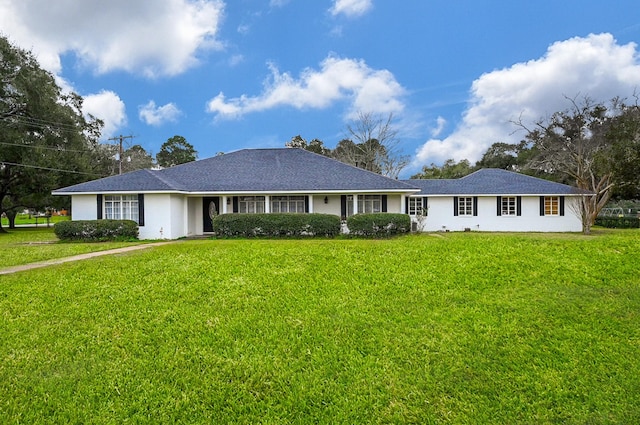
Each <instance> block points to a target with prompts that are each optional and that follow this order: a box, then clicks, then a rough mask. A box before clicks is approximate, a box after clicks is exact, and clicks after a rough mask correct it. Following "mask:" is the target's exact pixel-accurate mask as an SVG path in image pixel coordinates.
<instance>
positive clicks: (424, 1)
mask: <svg viewBox="0 0 640 425" xmlns="http://www.w3.org/2000/svg"><path fill="white" fill-rule="evenodd" d="M0 33H1V34H2V35H4V36H6V37H8V38H9V39H10V40H11V41H12V42H13V43H14V44H16V45H18V46H21V47H23V48H26V49H29V50H31V51H32V52H33V53H34V54H35V55H36V57H37V58H38V60H39V61H40V63H41V64H42V66H43V67H45V68H46V69H48V70H50V71H51V72H52V73H54V74H55V75H56V76H57V78H58V81H59V82H60V84H61V85H62V86H63V87H65V88H67V89H70V90H73V91H75V92H77V93H78V94H80V95H81V96H83V97H84V98H85V111H86V112H87V113H92V114H93V115H96V116H98V117H100V118H101V119H103V120H104V122H105V127H104V132H103V138H104V140H105V142H106V141H107V139H108V138H110V137H114V136H117V135H121V134H122V135H132V136H134V138H133V139H131V140H130V142H131V143H134V144H140V145H142V146H143V147H144V148H145V149H147V150H148V151H150V152H152V153H153V154H155V153H157V152H158V150H159V149H160V146H161V145H162V143H163V142H165V141H166V140H167V139H168V138H170V137H172V136H174V135H181V136H184V137H185V138H186V139H187V140H188V141H189V142H190V143H191V144H193V145H194V146H195V148H196V150H197V151H198V152H199V157H200V158H206V157H209V156H212V155H215V154H216V153H217V152H229V151H233V150H237V149H242V148H255V147H283V146H284V143H285V142H286V141H288V140H290V139H291V138H292V137H293V136H296V135H298V134H299V135H301V136H302V137H303V138H305V139H307V140H311V139H314V138H318V139H321V140H323V141H324V143H325V145H327V146H329V147H334V146H335V144H336V143H337V142H338V141H339V140H341V139H342V138H344V137H345V136H346V134H345V127H346V125H347V124H348V123H349V120H350V119H352V118H353V117H354V116H357V114H358V113H359V112H373V113H379V114H383V115H386V114H388V113H393V115H394V117H395V125H396V128H397V129H398V130H399V136H400V137H399V139H400V141H401V148H402V149H403V151H404V153H406V154H408V155H411V157H412V160H413V161H412V165H411V167H409V168H408V169H407V170H405V173H404V174H407V175H408V174H411V173H414V172H416V171H418V170H419V169H420V168H421V166H422V165H428V164H430V163H436V164H439V163H442V162H443V161H444V160H446V159H448V158H454V159H456V160H460V159H464V158H466V159H469V160H470V161H472V162H474V161H476V160H478V159H479V157H480V156H481V155H482V153H483V152H484V151H485V150H486V148H487V147H488V146H490V145H491V144H492V143H494V142H500V141H506V142H509V141H517V140H519V139H520V138H521V137H522V134H518V133H517V132H516V133H514V130H516V128H514V126H513V124H511V121H512V120H514V119H517V118H519V117H522V118H523V119H524V120H525V121H534V120H536V119H539V118H541V117H544V116H545V115H548V114H550V113H552V112H555V111H558V110H562V109H566V108H567V107H568V106H569V105H568V102H567V99H566V97H576V96H585V95H586V96H589V97H591V98H593V99H595V100H608V99H610V98H612V97H614V96H622V97H629V96H631V95H632V94H633V93H634V90H635V91H637V92H640V51H639V47H638V45H637V43H638V42H639V41H640V8H638V5H637V0H610V1H608V2H606V3H603V2H601V1H594V0H563V1H556V0H553V1H551V0H538V1H536V2H522V1H518V0H510V1H507V0H485V1H477V0H456V1H451V0H406V1H391V0H314V1H308V0H234V1H231V0H228V1H223V0H154V1H143V0H111V1H108V2H105V1H102V0H100V1H98V0H83V1H78V0H57V1H55V2H52V1H50V0H0ZM128 141H129V140H128Z"/></svg>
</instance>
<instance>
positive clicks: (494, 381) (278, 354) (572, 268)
mask: <svg viewBox="0 0 640 425" xmlns="http://www.w3.org/2000/svg"><path fill="white" fill-rule="evenodd" d="M0 237H1V236H0ZM639 238H640V232H639V231H636V230H631V231H602V230H598V231H596V235H594V236H590V237H585V236H582V235H564V234H561V235H541V234H523V235H517V234H516V235H513V234H512V235H496V234H483V233H455V234H454V233H447V234H435V235H418V236H407V237H402V238H397V239H392V240H382V241H363V240H348V239H338V240H284V241H271V240H257V241H247V240H198V241H183V242H181V243H176V244H170V245H164V246H160V247H154V248H150V249H148V250H144V251H138V252H134V253H129V254H127V255H123V256H107V257H100V258H94V259H92V260H90V261H85V262H78V263H67V264H64V265H60V266H53V267H50V268H46V269H38V270H33V271H29V272H23V273H19V274H14V275H7V276H0V311H1V312H2V320H1V321H0V341H2V343H1V344H0V422H1V423H124V422H130V423H206V424H213V423H215V424H220V423H225V424H226V423H269V424H287V423H314V424H315V423H327V424H335V423H345V424H361V423H420V424H425V423H427V424H428V423H463V424H476V423H495V424H513V423H532V424H544V423H563V424H564V423H569V424H587V423H588V424H633V423H640V253H639V252H638V247H639V243H638V241H639Z"/></svg>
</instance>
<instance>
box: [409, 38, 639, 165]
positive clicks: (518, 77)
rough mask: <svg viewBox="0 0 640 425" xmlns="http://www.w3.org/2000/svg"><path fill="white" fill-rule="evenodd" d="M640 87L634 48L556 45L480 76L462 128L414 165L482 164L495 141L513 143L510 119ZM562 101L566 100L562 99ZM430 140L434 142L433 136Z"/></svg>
mask: <svg viewBox="0 0 640 425" xmlns="http://www.w3.org/2000/svg"><path fill="white" fill-rule="evenodd" d="M638 87H640V63H639V55H638V52H637V50H636V44H634V43H629V44H626V45H619V44H617V42H616V40H615V39H614V38H613V36H612V35H611V34H598V35H594V34H591V35H589V36H587V37H575V38H571V39H569V40H565V41H560V42H556V43H554V44H553V45H551V46H550V47H549V48H548V50H547V52H546V54H545V55H544V56H543V57H541V58H539V59H536V60H531V61H529V62H526V63H518V64H515V65H513V66H511V67H510V68H506V69H501V70H496V71H493V72H489V73H487V74H484V75H482V76H480V78H478V79H477V80H475V81H474V82H473V85H472V87H471V99H470V101H469V107H468V108H467V110H466V111H465V112H464V114H463V117H462V118H463V119H462V122H461V124H460V125H459V126H458V127H457V128H456V129H455V130H454V132H453V133H452V134H451V135H449V136H448V137H446V138H444V139H431V140H429V141H427V142H426V143H425V144H424V145H423V146H421V147H420V148H419V149H418V150H417V158H416V162H415V163H414V164H413V165H414V166H420V165H424V164H429V163H432V162H436V163H438V162H442V161H444V160H446V159H448V158H454V159H456V160H461V159H468V160H470V161H472V162H474V161H477V160H478V159H480V157H481V156H482V154H483V153H484V152H485V151H486V149H487V148H488V147H489V146H491V145H492V144H493V143H496V142H509V143H513V142H517V141H519V140H520V139H522V138H523V134H522V133H521V132H520V133H518V132H516V133H515V134H514V131H515V130H517V129H518V128H517V127H516V126H515V125H514V124H513V121H514V120H518V119H519V118H522V120H523V122H527V123H533V122H534V121H536V120H538V119H540V118H543V117H545V116H547V115H550V114H552V113H553V112H556V111H561V110H565V109H567V108H568V107H569V106H570V105H569V103H568V101H567V99H566V97H570V98H573V97H576V96H588V97H590V98H591V99H593V100H595V101H603V102H605V101H608V100H610V99H611V98H613V97H615V96H622V97H626V96H629V95H631V94H632V93H633V92H634V90H636V89H637V88H638ZM565 96H566V97H565ZM432 137H437V136H436V135H433V136H432Z"/></svg>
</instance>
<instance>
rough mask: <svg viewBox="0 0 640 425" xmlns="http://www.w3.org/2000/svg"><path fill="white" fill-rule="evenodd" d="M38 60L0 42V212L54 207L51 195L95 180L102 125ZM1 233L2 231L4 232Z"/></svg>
mask: <svg viewBox="0 0 640 425" xmlns="http://www.w3.org/2000/svg"><path fill="white" fill-rule="evenodd" d="M81 109H82V98H81V97H80V96H78V95H76V94H74V93H63V92H62V90H61V89H60V87H59V86H58V85H57V84H56V81H55V79H54V77H53V75H51V74H50V73H49V72H47V71H45V70H44V69H42V68H41V67H40V65H39V64H38V62H37V60H36V59H35V58H34V56H33V55H32V54H31V53H30V52H28V51H26V50H23V49H20V48H18V47H16V46H14V45H12V44H11V43H10V42H9V41H8V40H7V39H6V38H4V37H0V213H5V214H6V215H7V216H8V217H9V221H10V227H13V223H14V220H13V219H14V218H15V214H16V211H18V210H19V209H23V208H27V207H31V208H44V207H45V206H54V204H55V203H56V202H61V200H60V199H57V200H54V199H52V198H51V197H50V192H51V190H53V189H55V188H57V187H60V186H66V185H70V184H74V183H78V182H81V181H86V180H88V179H91V178H95V177H99V175H96V172H95V171H94V169H93V167H92V164H95V163H96V162H98V161H99V157H100V155H101V154H100V150H99V149H98V138H99V136H100V129H101V127H102V122H101V121H99V120H97V119H95V118H93V117H89V118H85V117H84V115H83V114H82V112H81ZM0 231H2V227H0Z"/></svg>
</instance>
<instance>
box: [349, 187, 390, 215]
mask: <svg viewBox="0 0 640 425" xmlns="http://www.w3.org/2000/svg"><path fill="white" fill-rule="evenodd" d="M353 196H354V195H345V198H344V199H345V201H344V206H345V213H346V214H345V215H346V217H351V216H352V215H354V214H353ZM386 202H387V197H386V195H380V194H371V193H367V194H362V195H360V194H359V195H358V214H377V213H383V212H387V211H386V209H387V208H386ZM376 203H378V208H377V209H378V210H377V211H376V205H375V204H376ZM368 210H369V211H368Z"/></svg>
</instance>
